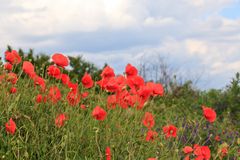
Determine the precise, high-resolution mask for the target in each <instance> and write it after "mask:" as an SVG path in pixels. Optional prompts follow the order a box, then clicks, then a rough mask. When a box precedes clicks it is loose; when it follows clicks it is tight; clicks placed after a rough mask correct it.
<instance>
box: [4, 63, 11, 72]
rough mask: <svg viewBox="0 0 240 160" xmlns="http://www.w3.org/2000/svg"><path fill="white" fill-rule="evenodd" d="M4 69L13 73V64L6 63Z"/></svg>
mask: <svg viewBox="0 0 240 160" xmlns="http://www.w3.org/2000/svg"><path fill="white" fill-rule="evenodd" d="M4 69H6V70H8V71H11V70H12V64H11V63H5V64H4Z"/></svg>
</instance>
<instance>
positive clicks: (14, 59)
mask: <svg viewBox="0 0 240 160" xmlns="http://www.w3.org/2000/svg"><path fill="white" fill-rule="evenodd" d="M5 59H6V61H8V62H9V63H11V64H19V63H20V62H21V61H22V58H21V57H20V56H19V54H18V52H17V51H16V50H12V51H11V52H9V51H6V52H5Z"/></svg>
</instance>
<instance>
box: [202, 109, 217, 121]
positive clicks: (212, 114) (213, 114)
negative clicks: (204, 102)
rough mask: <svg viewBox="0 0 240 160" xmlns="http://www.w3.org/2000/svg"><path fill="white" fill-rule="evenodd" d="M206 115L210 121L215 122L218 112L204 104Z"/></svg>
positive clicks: (204, 113)
mask: <svg viewBox="0 0 240 160" xmlns="http://www.w3.org/2000/svg"><path fill="white" fill-rule="evenodd" d="M202 109H203V115H204V117H205V118H206V119H207V120H208V121H209V122H210V123H213V122H214V121H215V120H216V117H217V114H216V112H215V111H214V110H213V109H212V108H208V107H205V106H202Z"/></svg>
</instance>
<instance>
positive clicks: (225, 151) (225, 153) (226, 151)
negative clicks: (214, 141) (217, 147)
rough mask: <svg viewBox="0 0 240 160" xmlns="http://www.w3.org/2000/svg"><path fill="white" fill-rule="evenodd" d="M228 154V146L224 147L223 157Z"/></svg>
mask: <svg viewBox="0 0 240 160" xmlns="http://www.w3.org/2000/svg"><path fill="white" fill-rule="evenodd" d="M227 154H228V148H227V147H223V148H222V149H221V157H222V158H223V157H225V156H226V155H227Z"/></svg>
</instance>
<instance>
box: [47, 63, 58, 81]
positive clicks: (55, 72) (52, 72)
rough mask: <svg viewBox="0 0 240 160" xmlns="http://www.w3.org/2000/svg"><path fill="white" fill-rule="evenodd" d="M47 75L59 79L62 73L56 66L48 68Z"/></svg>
mask: <svg viewBox="0 0 240 160" xmlns="http://www.w3.org/2000/svg"><path fill="white" fill-rule="evenodd" d="M47 73H48V75H49V76H52V77H55V78H56V77H57V78H58V77H59V76H60V74H61V71H60V69H59V68H58V67H56V66H54V65H50V66H49V67H48V68H47Z"/></svg>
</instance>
